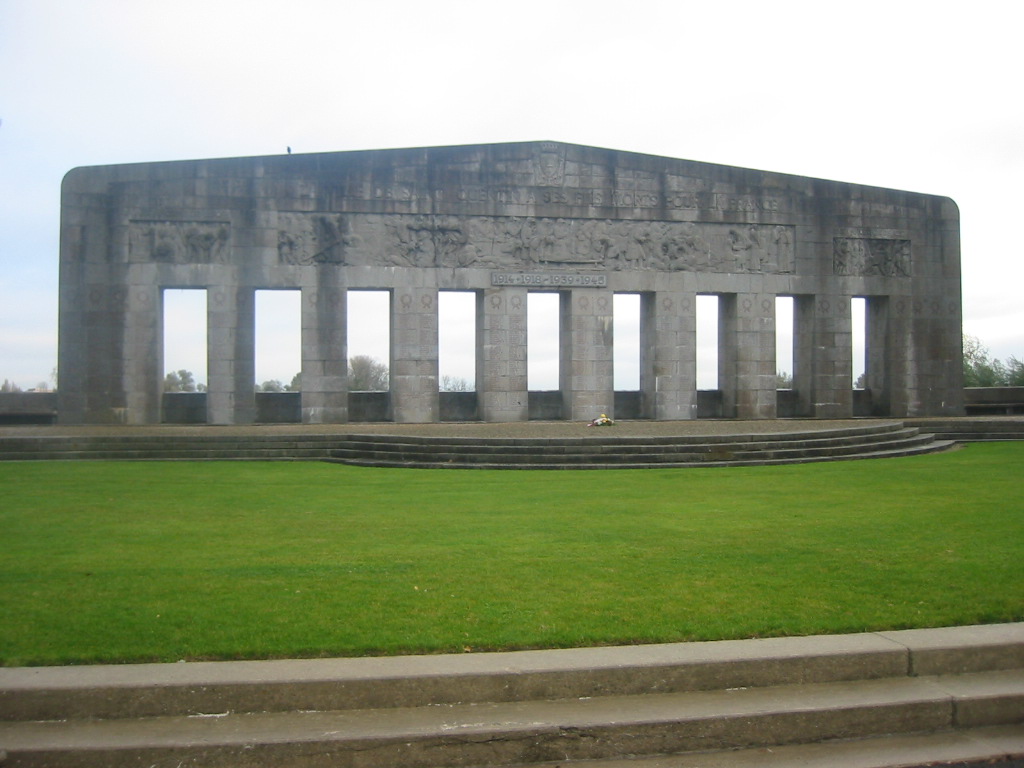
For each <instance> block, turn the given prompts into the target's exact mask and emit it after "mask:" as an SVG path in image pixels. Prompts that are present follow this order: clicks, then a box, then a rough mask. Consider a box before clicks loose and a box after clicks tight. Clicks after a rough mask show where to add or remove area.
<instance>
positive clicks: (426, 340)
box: [388, 287, 440, 424]
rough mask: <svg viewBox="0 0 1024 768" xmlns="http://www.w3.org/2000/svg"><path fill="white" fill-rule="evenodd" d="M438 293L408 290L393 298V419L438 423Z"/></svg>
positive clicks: (389, 376) (396, 292)
mask: <svg viewBox="0 0 1024 768" xmlns="http://www.w3.org/2000/svg"><path fill="white" fill-rule="evenodd" d="M437 355H438V347H437V289H436V288H415V287H407V288H400V289H397V290H395V292H394V293H392V295H391V366H390V370H389V373H388V380H389V382H390V388H391V418H392V419H393V420H394V421H395V422H396V423H400V424H420V423H428V422H434V421H437V420H438V415H439V412H440V411H439V406H438V394H437V378H438V371H437V369H438V362H437Z"/></svg>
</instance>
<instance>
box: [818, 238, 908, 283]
mask: <svg viewBox="0 0 1024 768" xmlns="http://www.w3.org/2000/svg"><path fill="white" fill-rule="evenodd" d="M911 266H912V265H911V252H910V241H909V240H890V239H882V238H871V237H836V238H833V240H832V269H833V273H834V274H836V275H853V276H858V277H872V276H881V277H910V274H911Z"/></svg>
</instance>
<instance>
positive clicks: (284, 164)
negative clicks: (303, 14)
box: [59, 142, 963, 424]
mask: <svg viewBox="0 0 1024 768" xmlns="http://www.w3.org/2000/svg"><path fill="white" fill-rule="evenodd" d="M61 205H62V221H61V256H60V283H61V285H60V361H59V367H60V392H59V397H60V400H59V418H60V420H61V421H62V422H64V423H69V424H76V423H122V424H152V423H159V422H160V421H161V420H162V418H163V414H162V405H161V404H162V394H163V393H162V391H161V388H162V385H163V370H162V365H163V363H162V358H163V354H162V345H163V332H164V329H163V327H162V326H163V309H162V307H163V291H164V290H166V289H172V288H202V289H205V290H206V291H207V296H208V316H207V329H208V330H207V334H208V345H207V346H208V378H209V382H208V392H207V393H206V398H205V402H206V406H205V407H206V421H207V422H209V423H213V424H245V423H251V422H253V421H254V420H256V408H255V395H254V383H255V382H254V378H255V371H254V296H255V292H256V291H257V290H262V289H293V290H298V291H301V327H302V331H301V333H302V339H301V346H302V392H301V419H302V421H303V422H305V423H337V422H346V421H348V420H349V418H350V413H349V392H348V387H347V381H346V378H347V350H346V336H347V331H346V316H347V312H346V299H347V292H348V291H351V290H366V289H375V290H384V291H388V292H389V293H390V297H391V300H390V312H391V338H392V343H391V360H390V361H389V367H390V393H389V400H388V402H389V405H388V409H389V414H388V415H389V416H390V418H391V419H392V420H394V421H395V422H407V423H414V422H432V421H437V420H438V419H439V418H440V414H439V405H438V403H439V393H438V315H437V308H438V292H439V291H449V290H457V291H472V292H474V293H475V296H476V366H477V375H476V405H477V413H478V415H479V418H480V419H482V420H484V421H520V420H525V419H527V418H529V415H530V409H529V400H530V393H529V392H528V389H527V372H526V360H527V354H526V353H527V336H526V308H527V294H528V293H529V292H531V291H549V292H556V293H557V294H558V296H559V301H560V304H559V306H560V321H559V328H557V329H552V332H553V333H557V334H558V337H559V340H560V345H559V347H560V351H559V360H560V371H561V372H560V378H561V381H560V387H559V389H560V396H561V415H562V418H564V419H571V420H576V421H588V420H590V419H591V418H593V417H594V416H595V415H596V414H601V413H607V414H609V415H612V416H614V411H615V399H614V393H613V385H612V347H613V342H612V339H613V334H612V319H613V312H612V304H613V297H614V294H615V293H618V292H626V293H635V294H639V296H640V306H641V355H640V356H641V360H640V368H641V374H640V390H641V392H640V396H639V403H640V406H639V413H637V414H636V415H638V416H640V417H643V418H651V419H691V418H695V417H696V416H697V391H696V341H695V331H696V299H697V296H698V295H702V294H712V295H715V296H717V297H718V306H719V336H720V339H719V388H720V390H721V403H722V406H721V407H722V412H723V415H725V416H727V417H735V418H742V419H768V418H775V417H776V416H777V414H778V411H777V395H776V361H775V343H776V342H775V299H776V297H777V296H788V297H792V298H793V306H794V369H795V370H794V381H793V390H794V391H795V398H796V406H795V413H796V415H799V416H803V417H809V418H848V417H850V416H851V415H853V388H852V383H851V378H852V376H851V374H852V351H851V344H852V327H851V299H852V298H853V297H863V298H864V299H865V301H866V316H867V321H866V332H865V335H866V344H867V350H868V351H867V365H866V388H867V389H868V390H869V391H870V395H871V412H872V414H874V415H878V416H892V417H900V416H940V415H958V414H960V413H961V412H962V410H963V394H962V371H961V303H960V245H959V216H958V211H957V208H956V205H955V204H954V203H953V202H952V201H951V200H949V199H947V198H942V197H935V196H929V195H922V194H914V193H909V192H900V191H893V190H887V189H879V188H874V187H865V186H858V185H855V184H846V183H839V182H833V181H823V180H818V179H810V178H804V177H799V176H788V175H785V174H781V173H769V172H763V171H754V170H748V169H742V168H732V167H726V166H719V165H711V164H707V163H699V162H691V161H686V160H675V159H669V158H662V157H652V156H648V155H639V154H632V153H628V152H619V151H611V150H606V149H597V148H593V147H585V146H577V145H572V144H562V143H554V142H528V143H515V144H495V145H481V146H463V147H435V148H418V149H401V150H380V151H366V152H338V153H325V154H309V155H291V154H289V155H282V156H272V157H250V158H234V159H217V160H194V161H182V162H164V163H143V164H133V165H117V166H103V167H90V168H77V169H75V170H72V171H71V172H70V173H68V175H67V177H66V178H65V180H64V184H63V189H62V201H61Z"/></svg>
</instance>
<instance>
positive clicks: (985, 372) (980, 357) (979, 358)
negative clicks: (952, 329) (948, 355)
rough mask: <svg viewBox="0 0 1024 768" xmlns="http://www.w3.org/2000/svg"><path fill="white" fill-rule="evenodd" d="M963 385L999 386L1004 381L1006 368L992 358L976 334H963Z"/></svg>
mask: <svg viewBox="0 0 1024 768" xmlns="http://www.w3.org/2000/svg"><path fill="white" fill-rule="evenodd" d="M963 349H964V386H965V387H999V386H1003V385H1004V384H1005V383H1006V378H1007V377H1006V368H1005V366H1003V364H1002V363H1001V362H1000V361H999V360H993V359H992V357H991V355H990V353H989V351H988V347H986V346H985V345H984V344H982V343H981V339H979V338H977V337H976V336H969V335H967V334H964V341H963Z"/></svg>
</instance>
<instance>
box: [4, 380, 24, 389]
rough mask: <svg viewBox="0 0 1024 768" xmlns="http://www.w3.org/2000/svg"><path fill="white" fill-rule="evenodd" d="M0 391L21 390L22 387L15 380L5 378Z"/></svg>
mask: <svg viewBox="0 0 1024 768" xmlns="http://www.w3.org/2000/svg"><path fill="white" fill-rule="evenodd" d="M0 392H21V387H19V386H18V385H17V384H15V383H14V382H13V381H8V380H7V379H4V383H3V384H0Z"/></svg>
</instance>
